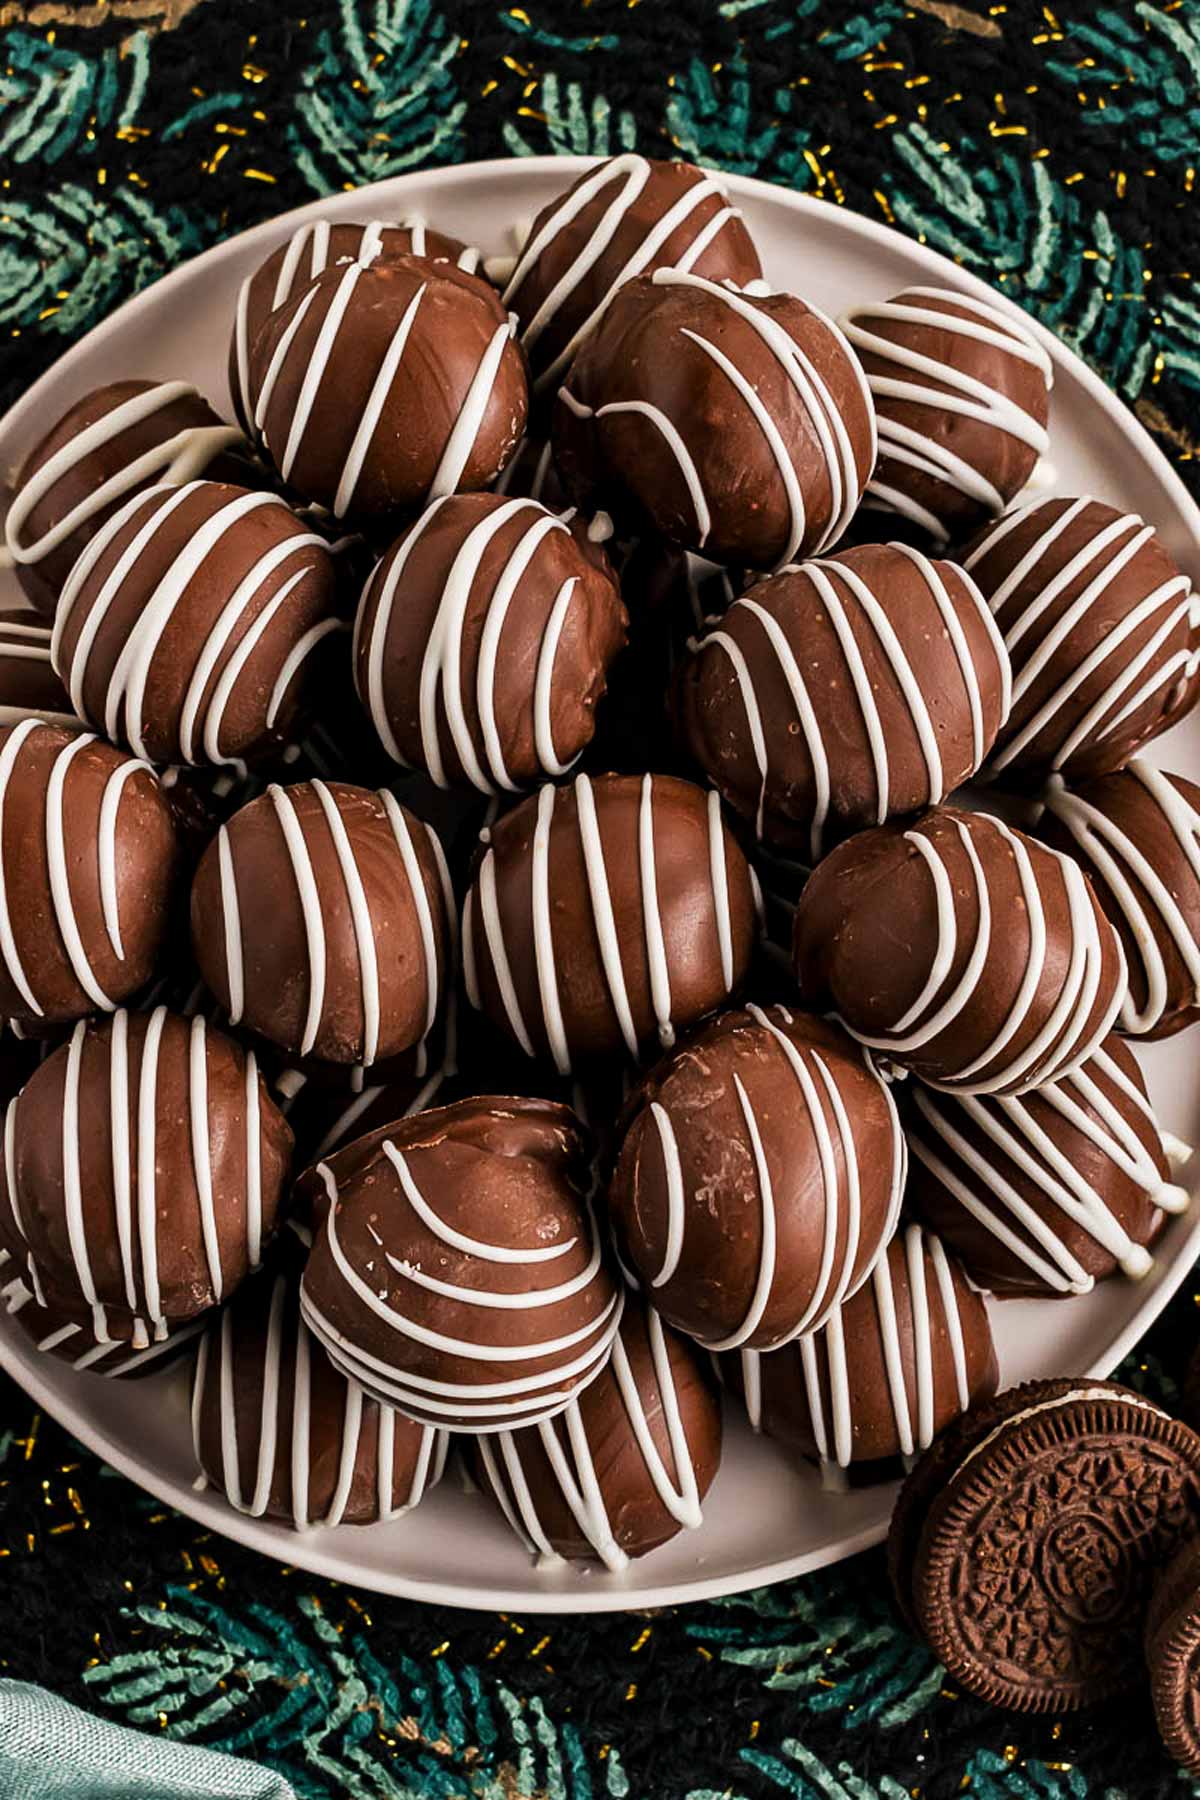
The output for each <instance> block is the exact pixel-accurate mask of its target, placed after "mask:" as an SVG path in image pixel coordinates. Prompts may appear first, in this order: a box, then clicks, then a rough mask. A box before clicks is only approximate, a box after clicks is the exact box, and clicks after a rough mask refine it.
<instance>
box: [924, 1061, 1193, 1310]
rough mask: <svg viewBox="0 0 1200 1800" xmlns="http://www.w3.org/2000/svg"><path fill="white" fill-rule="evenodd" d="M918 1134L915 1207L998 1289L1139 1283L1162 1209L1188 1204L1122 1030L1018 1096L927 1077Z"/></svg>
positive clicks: (1065, 1290)
mask: <svg viewBox="0 0 1200 1800" xmlns="http://www.w3.org/2000/svg"><path fill="white" fill-rule="evenodd" d="M908 1139H909V1147H910V1149H911V1151H912V1157H911V1162H910V1173H909V1185H908V1201H909V1204H910V1205H911V1206H912V1208H913V1210H914V1211H915V1212H917V1213H918V1214H919V1215H920V1217H921V1218H923V1219H925V1220H927V1221H928V1223H929V1224H930V1225H932V1226H933V1228H934V1230H935V1231H937V1232H939V1233H940V1234H941V1236H942V1237H943V1238H944V1239H945V1241H946V1243H947V1244H948V1245H949V1246H950V1248H951V1249H952V1250H953V1251H954V1252H955V1254H956V1255H957V1256H959V1257H960V1258H961V1260H962V1263H963V1266H964V1268H965V1269H966V1271H967V1274H968V1275H969V1276H970V1278H971V1280H972V1281H973V1282H975V1283H976V1285H977V1286H979V1287H982V1288H987V1289H989V1290H991V1291H992V1292H994V1293H997V1294H1035V1295H1052V1296H1053V1295H1060V1294H1061V1295H1069V1294H1086V1293H1089V1292H1090V1291H1091V1289H1092V1287H1093V1286H1094V1284H1095V1283H1096V1282H1097V1281H1102V1280H1104V1279H1105V1277H1106V1276H1109V1275H1112V1274H1114V1273H1115V1272H1116V1271H1117V1270H1118V1269H1119V1270H1121V1271H1122V1272H1123V1273H1124V1274H1126V1275H1130V1276H1133V1277H1135V1278H1140V1277H1141V1276H1143V1275H1145V1274H1147V1273H1148V1272H1149V1270H1150V1268H1151V1267H1152V1264H1153V1258H1152V1257H1151V1255H1150V1252H1149V1250H1148V1248H1147V1246H1148V1245H1150V1244H1152V1243H1153V1242H1154V1239H1155V1238H1156V1237H1157V1236H1158V1233H1159V1231H1160V1230H1161V1228H1162V1225H1163V1223H1164V1217H1163V1215H1164V1214H1165V1213H1169V1212H1170V1213H1174V1212H1182V1211H1183V1210H1184V1208H1185V1207H1186V1206H1187V1204H1188V1195H1187V1194H1186V1193H1185V1191H1184V1190H1183V1189H1182V1188H1180V1187H1176V1186H1175V1185H1174V1184H1173V1183H1172V1181H1171V1170H1170V1164H1169V1162H1168V1160H1167V1156H1166V1153H1165V1149H1164V1145H1163V1140H1162V1137H1161V1136H1160V1133H1159V1128H1158V1124H1157V1122H1156V1120H1155V1117H1154V1112H1153V1109H1152V1108H1151V1105H1150V1102H1149V1100H1148V1099H1147V1097H1146V1088H1145V1083H1144V1082H1143V1080H1142V1076H1141V1071H1140V1070H1139V1068H1138V1066H1137V1063H1136V1062H1135V1061H1134V1059H1133V1056H1132V1055H1131V1053H1130V1051H1129V1050H1128V1048H1127V1047H1126V1046H1125V1045H1124V1044H1123V1043H1122V1042H1121V1040H1120V1038H1117V1037H1109V1038H1107V1039H1106V1040H1105V1042H1104V1044H1103V1045H1102V1046H1101V1047H1100V1049H1098V1050H1097V1051H1096V1052H1095V1054H1094V1055H1092V1056H1090V1057H1089V1058H1088V1060H1087V1061H1086V1062H1085V1063H1084V1064H1083V1065H1082V1066H1081V1067H1080V1068H1078V1069H1076V1070H1075V1072H1074V1074H1071V1075H1065V1076H1063V1077H1062V1078H1061V1079H1060V1080H1058V1081H1051V1082H1048V1083H1047V1084H1046V1085H1045V1086H1044V1087H1040V1088H1037V1089H1035V1090H1034V1091H1033V1092H1032V1093H1029V1094H1025V1095H1023V1096H1021V1097H1020V1098H1016V1099H1014V1098H1007V1099H1005V1098H1001V1099H996V1098H993V1097H991V1096H986V1095H977V1096H974V1097H972V1096H970V1095H958V1094H935V1093H933V1092H931V1091H930V1090H929V1089H928V1088H924V1087H922V1086H921V1085H920V1084H918V1083H914V1085H913V1092H912V1107H911V1112H910V1119H909V1130H908Z"/></svg>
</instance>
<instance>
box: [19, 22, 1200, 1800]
mask: <svg viewBox="0 0 1200 1800" xmlns="http://www.w3.org/2000/svg"><path fill="white" fill-rule="evenodd" d="M634 146H636V147H638V148H641V149H643V150H646V151H649V152H651V153H660V154H661V153H664V152H669V151H670V149H672V148H674V149H675V150H677V151H678V152H680V153H682V154H684V155H687V156H689V157H693V158H695V159H697V160H699V161H701V162H705V163H711V164H714V165H718V166H721V167H724V168H727V169H732V170H737V171H740V172H743V173H747V174H752V175H758V176H761V177H763V178H765V179H767V180H770V181H776V182H781V183H784V184H785V185H788V186H790V187H792V188H795V189H799V190H802V191H805V192H808V193H811V194H815V195H818V196H820V197H821V198H822V199H824V200H826V201H828V202H829V203H830V204H831V205H844V206H848V207H852V208H855V209H858V210H860V211H862V212H865V213H867V214H870V215H871V216H873V217H876V218H882V219H885V220H888V221H889V222H892V223H894V224H895V225H896V227H897V228H898V229H899V230H901V231H903V232H907V233H909V234H910V235H912V236H915V237H919V238H921V239H922V240H923V241H925V242H927V243H929V244H932V245H934V246H936V247H937V248H938V249H940V250H943V251H944V252H946V253H947V254H948V255H950V256H952V257H955V258H957V259H958V260H960V261H961V262H962V263H963V264H964V265H965V266H967V267H970V268H972V269H975V270H977V271H979V272H980V273H982V274H984V275H986V276H988V277H989V278H990V279H992V280H994V281H997V282H999V283H1000V284H1002V286H1003V287H1004V288H1005V290H1006V291H1007V292H1008V293H1009V294H1010V295H1012V296H1013V298H1015V299H1016V300H1017V301H1019V302H1020V303H1021V304H1022V305H1024V306H1026V307H1028V308H1029V309H1030V310H1031V311H1032V312H1034V313H1035V314H1036V315H1037V316H1038V317H1040V318H1042V319H1043V320H1045V322H1046V323H1047V324H1049V325H1051V326H1053V327H1054V329H1056V330H1057V331H1059V332H1061V333H1062V335H1063V336H1064V337H1065V338H1066V339H1067V340H1068V342H1070V343H1071V344H1073V345H1074V346H1075V347H1076V348H1077V349H1078V350H1079V351H1080V352H1081V353H1082V354H1083V355H1084V356H1085V357H1086V358H1087V359H1088V360H1089V361H1090V362H1091V363H1092V364H1093V365H1094V366H1095V367H1097V368H1098V369H1100V370H1101V371H1102V372H1103V373H1104V374H1105V375H1106V376H1107V378H1108V379H1109V380H1110V381H1111V382H1112V384H1113V385H1114V386H1115V387H1116V389H1117V391H1118V392H1119V393H1120V394H1121V395H1122V397H1123V398H1124V400H1125V401H1126V402H1127V403H1128V404H1129V405H1130V406H1131V407H1132V408H1134V409H1135V410H1136V412H1137V414H1138V416H1139V417H1140V418H1141V419H1142V420H1143V422H1144V423H1145V424H1146V425H1147V426H1148V427H1149V428H1150V429H1151V430H1152V431H1153V432H1155V434H1156V435H1157V436H1158V438H1159V441H1160V442H1161V443H1162V445H1163V447H1164V449H1165V450H1166V451H1167V454H1168V455H1169V456H1170V457H1171V458H1172V459H1173V461H1174V462H1175V463H1176V466H1177V467H1178V468H1179V471H1180V473H1181V475H1182V476H1183V477H1184V479H1185V480H1186V481H1187V482H1188V483H1189V484H1190V485H1191V487H1192V488H1193V491H1195V492H1197V493H1200V464H1198V462H1197V447H1198V444H1200V426H1198V425H1197V417H1198V415H1200V294H1198V293H1197V292H1196V287H1197V282H1198V280H1200V207H1198V203H1197V197H1196V193H1195V182H1196V164H1197V163H1200V0H1160V3H1158V4H1149V3H1147V0H1136V3H1133V0H1130V3H1126V4H1122V5H1120V6H1116V5H1105V4H1095V3H1094V0H1055V3H1053V4H1050V5H1040V4H1039V5H1032V4H1029V3H1028V0H1008V3H1007V4H991V3H990V0H970V3H969V4H964V5H959V4H952V3H950V0H907V4H906V3H905V0H687V4H673V3H669V0H640V3H634V0H590V4H589V3H588V0H525V3H524V4H515V5H508V4H505V0H494V3H492V4H486V5H485V4H480V3H479V0H307V3H306V0H0V400H3V401H7V400H9V399H11V398H13V397H14V396H15V395H16V394H17V393H18V392H19V391H20V390H21V389H22V388H23V387H24V386H25V385H26V384H27V383H28V381H29V380H30V379H31V378H32V377H33V376H34V375H35V374H37V373H38V372H39V370H40V369H42V368H44V367H45V366H47V365H48V364H49V363H50V361H51V360H52V359H53V358H54V357H55V356H57V355H58V354H59V353H60V352H61V351H62V350H63V349H64V348H65V347H66V346H67V345H68V344H70V343H71V342H73V341H74V340H75V339H76V338H78V337H79V336H80V334H81V333H82V332H84V331H85V330H87V329H88V327H89V326H91V325H92V324H94V323H95V322H96V321H97V320H98V319H100V318H102V317H103V316H104V314H105V313H106V312H107V311H108V310H110V309H111V308H112V307H113V306H115V305H116V304H118V303H119V302H120V301H121V300H123V299H124V298H126V297H127V296H128V295H130V294H132V293H134V292H136V291H137V290H138V289H140V288H142V287H144V286H146V285H147V284H148V283H149V282H151V281H153V280H155V279H156V278H157V277H158V276H160V275H162V274H163V273H165V272H166V271H167V270H168V269H170V268H172V267H174V266H176V265H177V264H178V263H179V262H180V261H182V260H183V259H184V258H186V257H188V256H190V255H193V254H195V253H196V252H197V251H199V250H201V249H203V248H204V247H205V246H207V245H209V244H211V243H214V242H217V241H218V240H220V239H221V238H222V237H223V236H225V235H226V234H228V233H229V232H231V231H236V230H238V229H241V228H243V227H245V226H248V225H251V224H253V223H256V222H257V221H259V220H262V219H265V218H268V217H269V216H271V215H272V214H273V213H275V212H278V211H280V210H282V209H284V208H286V207H288V206H292V205H295V204H298V203H300V202H302V201H306V200H310V199H312V198H313V197H314V196H316V195H320V194H325V193H334V192H339V191H341V190H343V189H345V188H348V187H354V186H357V185H359V184H361V183H363V182H368V181H372V180H377V179H380V178H382V177H385V176H389V175H393V174H397V173H400V172H402V171H404V170H408V169H413V168H418V167H421V166H424V165H428V164H434V163H443V164H444V163H449V162H452V161H455V160H458V159H462V158H467V157H479V156H492V155H517V156H520V155H527V154H545V153H552V152H559V153H568V152H580V153H594V154H605V153H611V152H615V151H617V150H620V149H624V148H631V147H634ZM1198 1336H1200V1332H1198V1329H1197V1306H1196V1299H1195V1298H1194V1297H1193V1296H1192V1294H1191V1293H1190V1292H1189V1291H1188V1290H1187V1289H1185V1291H1184V1293H1183V1295H1182V1296H1181V1297H1180V1299H1179V1300H1178V1301H1177V1302H1176V1303H1175V1305H1174V1306H1173V1307H1172V1308H1171V1309H1170V1312H1169V1313H1168V1315H1167V1317H1166V1318H1165V1319H1164V1320H1163V1321H1162V1322H1161V1323H1160V1325H1159V1326H1158V1327H1157V1328H1156V1330H1155V1332H1154V1333H1153V1334H1152V1337H1151V1341H1150V1343H1149V1344H1148V1345H1146V1346H1144V1347H1143V1348H1142V1350H1141V1351H1140V1352H1139V1353H1138V1354H1137V1355H1136V1356H1135V1357H1134V1358H1132V1359H1131V1361H1130V1363H1129V1365H1128V1366H1127V1368H1126V1369H1125V1370H1124V1371H1123V1373H1124V1376H1125V1378H1126V1379H1128V1380H1132V1381H1134V1382H1135V1383H1136V1384H1138V1385H1141V1386H1143V1387H1146V1388H1147V1389H1149V1390H1150V1391H1152V1392H1154V1393H1156V1394H1159V1395H1162V1396H1164V1397H1166V1398H1167V1399H1168V1400H1169V1399H1170V1398H1171V1397H1172V1395H1173V1393H1174V1384H1175V1382H1176V1381H1177V1380H1178V1379H1179V1377H1180V1375H1181V1372H1182V1369H1183V1366H1184V1364H1185V1362H1186V1359H1187V1357H1188V1355H1189V1354H1190V1352H1191V1350H1192V1349H1193V1347H1194V1345H1195V1343H1196V1340H1197V1337H1198ZM0 1565H2V1566H0V1594H2V1596H3V1608H4V1611H3V1617H4V1624H5V1630H4V1633H3V1638H2V1640H0V1673H3V1674H4V1675H7V1676H10V1677H15V1678H18V1679H22V1680H28V1681H37V1682H41V1683H43V1684H45V1685H48V1686H49V1687H51V1688H52V1689H53V1690H55V1691H56V1692H58V1693H61V1694H63V1695H64V1696H65V1697H67V1698H68V1699H70V1700H72V1701H75V1702H77V1703H79V1704H81V1705H83V1706H85V1707H87V1708H89V1709H90V1710H91V1711H93V1712H95V1713H97V1714H99V1715H101V1716H103V1717H105V1718H109V1719H112V1720H115V1721H119V1722H121V1723H123V1724H125V1725H128V1726H131V1727H134V1728H136V1729H138V1730H141V1731H145V1732H150V1733H152V1734H155V1735H163V1734H165V1735H167V1736H170V1737H172V1738H176V1739H179V1740H181V1741H185V1742H188V1743H195V1744H204V1745H209V1746H212V1747H214V1748H219V1749H221V1750H224V1751H228V1752H231V1753H233V1754H235V1755H240V1756H245V1757H252V1758H254V1759H256V1760H258V1761H259V1762H261V1763H262V1764H264V1765H265V1766H267V1767H268V1768H269V1769H270V1770H272V1771H274V1772H275V1773H276V1774H278V1775H279V1776H281V1777H283V1778H285V1779H286V1780H287V1781H288V1782H290V1783H291V1785H292V1787H293V1788H294V1790H295V1792H296V1794H298V1795H300V1796H302V1797H303V1800H343V1797H344V1796H350V1797H352V1800H460V1797H461V1800H514V1797H517V1796H528V1797H529V1800H534V1797H537V1800H542V1797H546V1800H607V1797H610V1796H611V1797H614V1800H623V1797H624V1796H631V1797H633V1800H774V1797H780V1800H786V1797H791V1800H904V1797H905V1796H913V1797H916V1800H925V1797H928V1800H952V1797H953V1796H957V1795H960V1794H964V1793H966V1794H970V1795H974V1796H978V1797H982V1800H1087V1797H1088V1796H1095V1800H1120V1797H1121V1796H1126V1795H1128V1796H1134V1797H1136V1800H1141V1797H1142V1796H1147V1797H1149V1796H1155V1797H1158V1796H1162V1797H1164V1800H1165V1797H1167V1796H1171V1797H1172V1800H1173V1797H1174V1796H1177V1795H1181V1794H1183V1793H1186V1792H1189V1791H1192V1790H1191V1784H1190V1783H1188V1782H1187V1781H1185V1780H1184V1778H1183V1777H1181V1776H1180V1775H1179V1774H1178V1773H1177V1772H1176V1771H1174V1770H1173V1769H1172V1768H1171V1766H1170V1765H1169V1764H1168V1763H1167V1761H1166V1760H1165V1758H1164V1757H1163V1756H1162V1754H1161V1753H1160V1751H1159V1750H1158V1749H1157V1746H1156V1740H1155V1738H1154V1734H1153V1730H1152V1726H1151V1723H1150V1720H1149V1714H1148V1710H1147V1708H1146V1706H1145V1704H1144V1703H1143V1702H1141V1701H1135V1702H1133V1703H1132V1704H1131V1706H1130V1707H1129V1708H1128V1709H1124V1710H1121V1711H1117V1712H1114V1713H1110V1714H1108V1715H1105V1716H1099V1717H1094V1718H1091V1719H1074V1720H1064V1721H1062V1722H1061V1723H1053V1722H1050V1721H1038V1720H1025V1721H1019V1720H1014V1719H1012V1718H1008V1717H1006V1716H1005V1715H1003V1714H1000V1713H996V1712H992V1711H989V1710H988V1709H986V1708H983V1707H981V1706H978V1705H976V1704H975V1703H973V1702H971V1701H968V1700H965V1699H964V1698H962V1697H961V1696H960V1695H958V1694H956V1693H954V1692H953V1691H952V1690H951V1689H949V1688H948V1687H947V1685H946V1682H945V1680H944V1676H943V1672H942V1671H941V1669H940V1668H938V1666H937V1665H936V1664H935V1663H934V1662H933V1660H932V1659H931V1658H930V1656H929V1655H928V1654H927V1652H925V1651H924V1650H923V1649H922V1648H921V1647H920V1646H919V1645H918V1644H916V1643H915V1642H914V1641H913V1640H912V1639H911V1638H910V1637H909V1636H908V1634H907V1633H906V1632H905V1631H904V1630H903V1629H902V1628H901V1627H900V1626H899V1624H898V1623H897V1621H896V1620H895V1618H894V1616H893V1614H892V1612H891V1610H890V1607H889V1605H888V1601H887V1596H886V1591H885V1581H884V1574H883V1566H882V1559H881V1558H880V1556H878V1555H869V1556H865V1557H861V1558H858V1559H856V1560H855V1561H854V1562H852V1563H850V1564H848V1565H845V1566H843V1567H841V1568H838V1569H835V1570H832V1571H827V1572H824V1573H821V1574H818V1575H815V1576H812V1577H810V1578H808V1579H806V1580H803V1581H797V1582H792V1583H785V1584H783V1585H781V1586H779V1587H776V1588H773V1589H770V1590H767V1591H764V1592H760V1593H755V1594H745V1595H737V1596H733V1597H732V1598H730V1599H729V1600H727V1601H724V1602H719V1603H714V1604H710V1605H704V1606H697V1607H689V1608H682V1609H677V1610H672V1611H665V1612H660V1613H657V1614H655V1615H646V1616H640V1615H624V1616H617V1617H605V1618H600V1619H596V1620H590V1621H582V1620H573V1619H539V1618H538V1617H537V1616H536V1615H534V1614H527V1615H511V1616H496V1615H488V1614H473V1613H462V1612H454V1611H449V1610H446V1609H439V1608H430V1607H417V1606H408V1605H405V1604H402V1603H400V1602H391V1601H383V1600H379V1599H377V1598H374V1597H372V1596H370V1595H367V1594H362V1593H355V1592H353V1591H352V1590H349V1589H346V1588H342V1587H338V1586H336V1585H335V1584H332V1583H329V1582H324V1581H319V1580H315V1579H312V1578H309V1577H307V1576H305V1575H303V1574H301V1573H298V1572H296V1571H295V1570H290V1571H288V1570H285V1571H280V1570H278V1569H277V1568H275V1567H274V1565H270V1564H267V1563H264V1562H261V1561H260V1560H259V1559H257V1558H256V1557H254V1556H252V1555H250V1554H249V1553H247V1552H245V1551H242V1550H240V1549H238V1548H237V1547H235V1546H233V1545H230V1544H227V1543H225V1542H223V1541H222V1540H219V1539H216V1538H214V1537H212V1536H211V1535H210V1534H207V1533H205V1532H203V1531H201V1530H200V1529H199V1528H197V1527H196V1526H194V1525H192V1524H191V1523H189V1522H188V1521H187V1520H184V1519H182V1518H180V1517H178V1516H177V1515H175V1514H173V1513H171V1512H169V1511H167V1510H165V1509H163V1508H161V1507H159V1506H157V1505H156V1504H155V1503H154V1502H153V1501H152V1500H150V1499H148V1498H147V1497H146V1496H145V1495H142V1494H140V1493H139V1492H137V1491H136V1490H134V1489H133V1488H131V1487H129V1486H128V1485H127V1484H126V1483H124V1482H123V1481H121V1480H119V1479H118V1478H117V1477H115V1476H114V1475H112V1474H111V1473H110V1472H109V1471H107V1470H105V1469H103V1468H102V1467H100V1466H99V1465H98V1464H97V1463H96V1462H95V1460H94V1459H92V1458H91V1457H89V1456H87V1455H86V1454H85V1453H84V1452H82V1451H81V1450H80V1449H79V1448H78V1446H76V1445H74V1444H73V1443H72V1442H71V1441H70V1440H69V1439H68V1438H67V1437H66V1436H65V1434H63V1433H62V1432H60V1431H59V1430H58V1429H57V1428H56V1427H55V1426H54V1425H53V1424H52V1423H51V1422H50V1421H48V1420H46V1419H39V1417H38V1416H37V1414H36V1413H35V1411H34V1409H33V1407H32V1406H31V1404H30V1402H29V1401H27V1400H26V1399H25V1397H24V1396H23V1395H21V1394H20V1393H19V1392H18V1391H17V1390H15V1389H14V1388H12V1387H11V1386H9V1385H8V1384H0Z"/></svg>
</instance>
